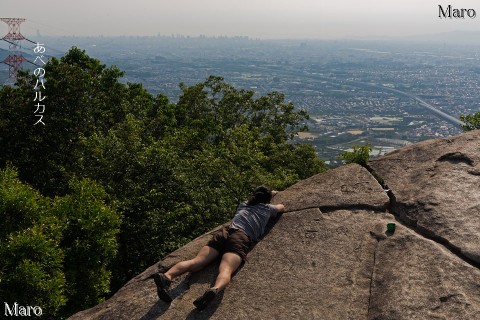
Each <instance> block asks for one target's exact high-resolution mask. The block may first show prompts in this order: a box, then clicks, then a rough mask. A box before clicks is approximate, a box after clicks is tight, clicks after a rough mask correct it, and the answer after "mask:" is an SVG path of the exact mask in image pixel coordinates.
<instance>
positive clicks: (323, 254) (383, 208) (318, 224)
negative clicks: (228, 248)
mask: <svg viewBox="0 0 480 320" xmlns="http://www.w3.org/2000/svg"><path fill="white" fill-rule="evenodd" d="M479 138H480V131H478V132H472V133H466V134H463V135H461V136H459V137H456V138H451V139H444V140H432V141H426V142H422V143H419V144H416V145H412V146H409V147H406V148H403V149H401V150H399V151H397V152H395V153H392V154H390V155H387V156H384V157H382V158H379V159H376V160H373V161H371V162H370V166H371V168H372V169H373V170H374V171H375V172H376V173H377V174H378V175H379V176H381V177H382V178H383V179H384V180H385V182H386V183H387V184H388V186H389V187H390V188H391V190H392V191H391V192H389V195H390V196H392V199H393V200H392V201H390V199H389V198H388V196H387V194H386V192H384V191H383V189H382V187H381V186H380V184H379V183H378V182H377V181H376V180H375V179H374V178H373V175H372V174H370V173H369V172H368V171H367V170H365V169H364V168H362V167H360V166H358V165H348V166H343V167H340V168H337V169H334V170H330V171H328V172H326V173H324V174H320V175H317V176H314V177H311V178H309V179H307V180H304V181H301V182H299V183H298V184H296V185H294V186H292V187H290V188H289V189H287V190H285V191H283V192H281V193H279V194H278V195H277V196H276V197H275V199H274V202H282V203H284V204H285V206H286V208H287V210H288V212H286V213H284V214H283V215H282V216H281V217H280V218H279V219H278V221H276V223H274V224H273V225H272V227H271V230H269V232H268V233H267V234H266V235H265V237H264V238H263V240H262V241H260V242H259V243H258V244H257V245H256V246H255V248H254V249H253V250H252V252H250V254H249V255H248V262H247V263H245V265H244V266H243V267H242V268H241V269H240V270H239V271H238V272H237V274H236V275H235V276H234V277H233V279H232V283H231V285H230V286H229V287H228V288H227V289H226V290H225V291H224V292H222V293H221V294H220V296H219V297H217V299H216V300H215V301H214V302H213V303H212V305H210V306H209V307H208V308H207V309H205V310H204V311H201V312H200V311H197V310H196V309H195V308H194V307H193V305H192V302H193V300H194V299H196V298H197V297H198V296H199V295H200V294H202V293H203V291H204V290H205V289H206V288H208V287H209V286H210V285H211V284H212V283H213V281H214V278H215V276H216V273H217V270H218V263H215V264H212V265H211V266H209V267H207V268H206V269H204V270H202V271H200V272H198V273H195V274H192V275H184V276H182V277H180V278H177V279H176V280H175V281H174V283H173V284H172V291H171V293H172V295H173V297H174V298H175V299H174V301H173V302H172V303H171V304H166V303H164V302H162V301H159V300H158V298H157V295H156V290H155V285H154V283H153V281H152V279H151V278H150V277H151V275H152V274H153V273H154V272H156V271H157V270H158V268H168V267H170V266H172V265H173V264H175V263H176V262H178V261H181V260H184V259H189V258H192V257H194V256H195V254H196V253H197V251H198V250H199V249H200V248H201V247H202V246H203V245H204V244H205V243H206V242H207V241H208V240H209V238H210V235H209V234H205V235H203V236H201V237H199V238H197V239H195V240H194V241H192V242H191V243H189V244H188V245H186V246H184V247H182V248H180V249H178V250H177V251H175V252H173V253H172V254H170V255H168V256H167V257H166V258H165V259H164V260H162V261H160V262H159V263H158V264H156V265H153V266H152V267H150V268H149V269H147V270H146V271H145V272H143V273H142V274H140V275H139V276H137V277H135V278H134V279H132V280H131V281H130V282H128V283H127V284H126V285H125V286H124V287H123V288H122V289H120V290H119V291H118V292H117V293H116V294H115V295H114V296H113V297H112V298H110V299H109V300H107V301H105V302H104V303H102V304H100V305H98V306H96V307H94V308H91V309H89V310H85V311H82V312H80V313H77V314H76V315H74V316H72V317H71V318H70V319H144V320H147V319H376V320H380V319H480V269H479V264H478V260H477V258H478V256H479V254H478V253H479V251H478V250H479V241H478V240H480V239H479V237H480V236H479V232H478V230H479V227H480V192H479V191H478V190H479V188H478V187H479V186H480V167H479V162H480V150H479V141H480V139H479ZM462 186H463V190H462ZM474 188H475V189H474ZM392 213H393V215H392ZM389 222H395V223H396V230H395V232H394V233H389V232H386V224H387V223H389Z"/></svg>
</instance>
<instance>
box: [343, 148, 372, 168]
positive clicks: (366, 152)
mask: <svg viewBox="0 0 480 320" xmlns="http://www.w3.org/2000/svg"><path fill="white" fill-rule="evenodd" d="M371 151H372V146H371V145H370V144H366V145H364V146H354V147H353V151H344V152H342V153H341V154H340V159H343V160H344V161H345V163H347V164H348V163H357V164H359V165H361V166H362V167H366V166H367V163H368V159H370V152H371Z"/></svg>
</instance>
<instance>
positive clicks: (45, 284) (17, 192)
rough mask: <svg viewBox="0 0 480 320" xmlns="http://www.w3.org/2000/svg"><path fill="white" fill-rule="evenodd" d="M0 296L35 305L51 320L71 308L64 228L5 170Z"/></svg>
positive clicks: (0, 199)
mask: <svg viewBox="0 0 480 320" xmlns="http://www.w3.org/2000/svg"><path fill="white" fill-rule="evenodd" d="M0 220H1V221H2V224H1V229H0V296H1V297H4V300H3V301H4V302H7V303H9V305H10V306H12V305H13V303H14V302H17V303H19V304H20V305H24V306H25V305H35V306H40V307H41V308H42V309H43V312H44V317H46V318H47V319H58V317H59V315H60V311H61V308H62V307H63V306H64V305H65V304H66V302H67V297H66V295H65V292H64V288H65V276H64V273H63V258H64V255H63V251H62V249H61V248H60V247H59V245H60V241H61V235H62V231H63V227H64V226H63V225H62V224H61V221H60V220H59V219H58V218H57V217H55V216H54V215H52V212H51V203H50V201H49V200H48V199H46V198H44V197H42V196H41V195H39V194H38V192H36V191H35V190H33V189H32V188H31V187H29V186H27V185H24V184H23V183H21V182H20V181H19V180H18V178H17V172H16V171H15V170H14V169H13V168H11V167H7V168H6V169H3V170H0Z"/></svg>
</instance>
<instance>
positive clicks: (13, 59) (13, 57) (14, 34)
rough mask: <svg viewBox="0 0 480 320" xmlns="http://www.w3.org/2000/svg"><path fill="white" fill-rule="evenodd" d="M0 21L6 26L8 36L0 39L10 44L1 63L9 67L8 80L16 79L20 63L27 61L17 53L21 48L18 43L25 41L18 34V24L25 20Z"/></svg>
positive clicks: (5, 19) (10, 19) (4, 19)
mask: <svg viewBox="0 0 480 320" xmlns="http://www.w3.org/2000/svg"><path fill="white" fill-rule="evenodd" d="M0 20H2V21H3V22H5V23H6V24H8V34H7V35H6V36H5V37H3V38H2V39H3V40H5V41H6V42H8V43H9V44H10V45H9V47H8V49H9V55H8V57H6V58H5V59H4V60H3V61H2V62H3V63H5V64H8V66H9V72H8V74H9V78H16V77H17V73H18V70H20V69H21V68H22V63H23V62H24V61H26V60H27V59H25V57H23V56H22V55H21V54H20V53H19V52H18V51H19V50H18V49H19V48H20V47H21V46H20V41H22V40H24V39H25V37H24V36H23V35H22V34H21V33H20V23H22V22H24V21H25V19H23V18H0Z"/></svg>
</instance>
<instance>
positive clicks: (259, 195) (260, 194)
mask: <svg viewBox="0 0 480 320" xmlns="http://www.w3.org/2000/svg"><path fill="white" fill-rule="evenodd" d="M270 200H272V190H271V189H269V188H267V187H265V186H260V187H256V188H255V190H253V193H252V195H251V196H250V199H249V200H248V201H247V205H249V206H254V205H256V204H259V203H270Z"/></svg>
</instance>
